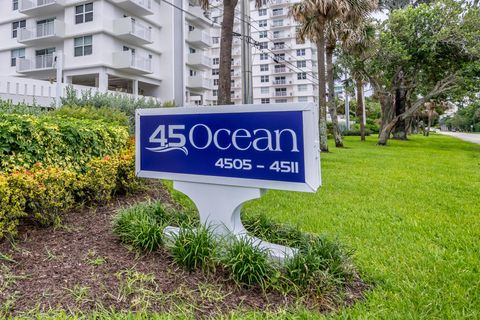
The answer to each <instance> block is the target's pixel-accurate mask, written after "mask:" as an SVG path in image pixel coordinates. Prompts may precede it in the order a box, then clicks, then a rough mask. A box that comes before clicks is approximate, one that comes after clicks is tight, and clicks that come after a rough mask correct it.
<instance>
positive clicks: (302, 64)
mask: <svg viewBox="0 0 480 320" xmlns="http://www.w3.org/2000/svg"><path fill="white" fill-rule="evenodd" d="M306 67H307V61H305V60H302V61H297V68H306Z"/></svg>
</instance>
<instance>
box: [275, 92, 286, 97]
mask: <svg viewBox="0 0 480 320" xmlns="http://www.w3.org/2000/svg"><path fill="white" fill-rule="evenodd" d="M286 96H287V92H286V91H275V97H286Z"/></svg>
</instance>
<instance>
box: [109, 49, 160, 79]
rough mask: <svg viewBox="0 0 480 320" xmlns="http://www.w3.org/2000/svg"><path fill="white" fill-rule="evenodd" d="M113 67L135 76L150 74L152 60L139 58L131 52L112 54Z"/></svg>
mask: <svg viewBox="0 0 480 320" xmlns="http://www.w3.org/2000/svg"><path fill="white" fill-rule="evenodd" d="M113 67H114V68H116V69H120V70H124V71H128V72H132V73H136V74H146V73H152V59H150V58H148V57H140V56H138V55H137V54H133V53H132V52H131V51H120V52H114V53H113Z"/></svg>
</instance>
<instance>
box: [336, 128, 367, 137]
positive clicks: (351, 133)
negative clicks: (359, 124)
mask: <svg viewBox="0 0 480 320" xmlns="http://www.w3.org/2000/svg"><path fill="white" fill-rule="evenodd" d="M371 134H372V131H370V129H367V128H365V136H369V135H371ZM342 135H343V136H361V132H360V129H351V130H345V131H343V132H342Z"/></svg>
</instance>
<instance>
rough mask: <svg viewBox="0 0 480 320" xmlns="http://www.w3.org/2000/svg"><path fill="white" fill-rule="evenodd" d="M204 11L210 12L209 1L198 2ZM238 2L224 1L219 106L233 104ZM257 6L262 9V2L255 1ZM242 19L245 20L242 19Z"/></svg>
mask: <svg viewBox="0 0 480 320" xmlns="http://www.w3.org/2000/svg"><path fill="white" fill-rule="evenodd" d="M198 3H199V4H200V6H201V7H202V9H203V10H208V7H209V5H210V1H209V0H198ZM237 4H238V0H223V21H222V33H221V39H220V70H219V82H218V104H232V100H231V93H230V92H231V89H232V82H231V80H232V74H231V70H232V42H233V24H234V20H235V8H236V6H237ZM255 5H256V6H257V8H258V7H260V6H261V5H262V1H261V0H255ZM241 19H245V18H244V17H242V18H241Z"/></svg>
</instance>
